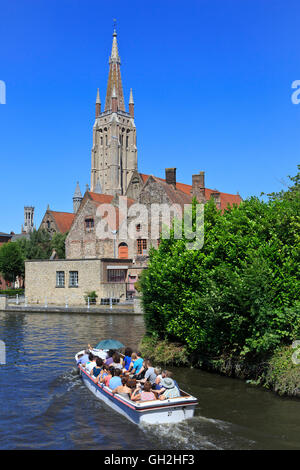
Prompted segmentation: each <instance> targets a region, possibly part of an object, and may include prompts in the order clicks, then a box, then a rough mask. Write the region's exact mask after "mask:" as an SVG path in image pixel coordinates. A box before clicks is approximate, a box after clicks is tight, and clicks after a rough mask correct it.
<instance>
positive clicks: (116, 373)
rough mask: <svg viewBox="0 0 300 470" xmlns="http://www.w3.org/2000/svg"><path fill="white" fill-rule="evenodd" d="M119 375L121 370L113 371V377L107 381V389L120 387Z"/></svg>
mask: <svg viewBox="0 0 300 470" xmlns="http://www.w3.org/2000/svg"><path fill="white" fill-rule="evenodd" d="M120 375H121V370H120V369H114V373H113V376H112V378H111V379H110V381H109V385H108V386H109V388H111V389H112V390H114V389H115V388H116V387H119V385H122V381H121V377H120Z"/></svg>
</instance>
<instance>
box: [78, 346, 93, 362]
mask: <svg viewBox="0 0 300 470" xmlns="http://www.w3.org/2000/svg"><path fill="white" fill-rule="evenodd" d="M89 353H90V351H89V350H88V349H86V350H85V351H84V354H83V355H82V356H81V357H80V358H79V359H78V361H77V365H78V364H82V365H84V364H86V363H87V362H88V361H89Z"/></svg>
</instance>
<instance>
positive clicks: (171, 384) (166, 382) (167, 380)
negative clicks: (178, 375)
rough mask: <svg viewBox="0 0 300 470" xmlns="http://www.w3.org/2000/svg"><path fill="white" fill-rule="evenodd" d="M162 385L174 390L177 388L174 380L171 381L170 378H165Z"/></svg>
mask: <svg viewBox="0 0 300 470" xmlns="http://www.w3.org/2000/svg"><path fill="white" fill-rule="evenodd" d="M160 383H161V385H162V387H163V388H173V387H175V383H174V380H173V379H171V378H170V377H165V378H164V379H162V380H161V381H160Z"/></svg>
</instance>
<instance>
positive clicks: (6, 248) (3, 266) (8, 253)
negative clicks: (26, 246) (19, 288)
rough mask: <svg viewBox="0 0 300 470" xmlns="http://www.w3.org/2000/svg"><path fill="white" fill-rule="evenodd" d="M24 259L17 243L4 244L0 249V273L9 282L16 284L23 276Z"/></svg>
mask: <svg viewBox="0 0 300 470" xmlns="http://www.w3.org/2000/svg"><path fill="white" fill-rule="evenodd" d="M23 266H24V259H23V256H22V252H21V250H20V247H19V246H18V245H17V244H16V243H11V242H10V243H4V244H3V245H2V246H1V247H0V272H1V273H2V276H3V277H4V279H5V280H6V281H8V282H14V281H15V279H16V277H17V276H21V275H22V274H23V270H24V269H23Z"/></svg>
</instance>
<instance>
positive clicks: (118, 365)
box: [110, 351, 123, 370]
mask: <svg viewBox="0 0 300 470" xmlns="http://www.w3.org/2000/svg"><path fill="white" fill-rule="evenodd" d="M112 359H113V362H112V363H111V364H110V365H111V367H114V368H115V369H120V370H123V364H122V360H121V356H120V354H119V353H118V352H117V351H116V352H114V353H113V355H112Z"/></svg>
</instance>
